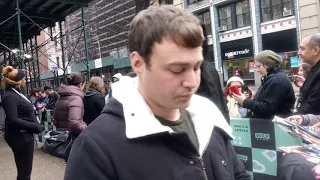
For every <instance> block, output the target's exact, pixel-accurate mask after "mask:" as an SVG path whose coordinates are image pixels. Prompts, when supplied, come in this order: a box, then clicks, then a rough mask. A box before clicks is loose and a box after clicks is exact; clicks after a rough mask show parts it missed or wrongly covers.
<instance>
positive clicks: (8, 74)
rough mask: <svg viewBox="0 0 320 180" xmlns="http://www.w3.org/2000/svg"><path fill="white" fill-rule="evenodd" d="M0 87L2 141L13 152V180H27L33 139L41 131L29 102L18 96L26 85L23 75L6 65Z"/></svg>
mask: <svg viewBox="0 0 320 180" xmlns="http://www.w3.org/2000/svg"><path fill="white" fill-rule="evenodd" d="M1 75H2V81H1V86H2V88H5V89H6V91H5V93H4V95H3V97H2V106H3V109H4V111H5V114H6V119H5V134H4V139H5V141H6V142H7V143H8V145H9V146H10V148H11V149H12V151H13V155H14V159H15V162H16V167H17V172H18V176H17V180H28V179H30V176H31V171H32V161H33V148H34V137H33V133H35V134H37V133H40V132H41V126H40V123H39V122H38V121H37V119H36V116H35V113H34V108H33V105H32V103H31V102H30V101H29V99H28V98H27V97H25V96H24V95H23V94H22V93H21V88H24V87H25V85H26V80H25V77H26V72H25V70H22V69H14V68H13V67H11V66H6V67H5V68H3V69H2V73H1Z"/></svg>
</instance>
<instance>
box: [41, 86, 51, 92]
mask: <svg viewBox="0 0 320 180" xmlns="http://www.w3.org/2000/svg"><path fill="white" fill-rule="evenodd" d="M52 89H53V88H52V87H51V86H44V87H43V90H44V91H46V90H52Z"/></svg>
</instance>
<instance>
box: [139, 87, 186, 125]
mask: <svg viewBox="0 0 320 180" xmlns="http://www.w3.org/2000/svg"><path fill="white" fill-rule="evenodd" d="M139 92H140V94H141V95H142V96H143V98H144V100H145V101H146V103H147V104H148V106H149V108H150V109H151V111H152V113H153V114H154V115H156V116H159V117H161V118H163V119H167V120H169V121H176V120H178V119H179V118H180V110H179V109H170V108H165V107H161V106H159V105H158V104H156V103H154V102H153V101H152V100H150V99H149V98H148V97H147V96H144V95H143V93H142V92H141V91H140V90H139Z"/></svg>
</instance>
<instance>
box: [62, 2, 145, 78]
mask: <svg viewBox="0 0 320 180" xmlns="http://www.w3.org/2000/svg"><path fill="white" fill-rule="evenodd" d="M148 6H149V0H116V1H114V0H104V1H101V0H93V1H92V2H90V3H89V6H88V8H87V9H86V10H84V11H83V10H77V11H75V12H73V13H72V14H70V15H69V16H68V17H67V18H66V29H73V28H74V27H77V26H79V23H80V22H81V21H80V20H81V16H82V17H83V15H85V18H83V19H84V20H85V23H86V26H85V27H86V28H85V30H86V32H88V33H85V32H83V33H82V31H80V30H77V31H74V32H72V33H70V34H69V35H68V40H67V43H68V46H74V45H75V44H77V43H78V48H77V49H76V51H75V54H76V55H75V56H74V57H73V59H72V62H73V63H84V64H88V62H86V61H87V60H96V59H102V58H104V57H113V58H115V59H120V58H124V57H128V56H129V51H128V47H127V32H128V28H129V24H130V22H131V21H132V19H133V17H134V16H135V15H136V14H137V12H139V11H141V10H143V9H146V8H147V7H148ZM79 36H87V38H82V39H87V43H85V42H84V41H80V42H79V41H78V39H77V38H75V37H79ZM86 49H88V51H86ZM85 62H86V63H85ZM110 68H111V67H110ZM101 69H105V68H101ZM129 70H131V69H127V70H124V71H123V72H122V73H126V71H129ZM119 71H121V70H119ZM101 72H102V70H101ZM87 73H89V72H87ZM108 73H109V74H114V73H115V70H114V69H110V70H108ZM109 77H110V76H109Z"/></svg>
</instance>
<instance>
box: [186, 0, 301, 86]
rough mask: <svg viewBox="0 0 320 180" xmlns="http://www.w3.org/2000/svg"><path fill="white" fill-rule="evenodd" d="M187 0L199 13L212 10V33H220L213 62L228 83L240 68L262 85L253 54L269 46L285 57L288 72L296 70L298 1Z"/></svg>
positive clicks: (215, 40) (214, 40)
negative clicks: (255, 67)
mask: <svg viewBox="0 0 320 180" xmlns="http://www.w3.org/2000/svg"><path fill="white" fill-rule="evenodd" d="M184 2H185V3H186V4H185V7H186V8H187V9H188V10H190V11H191V12H193V13H195V14H196V15H201V14H203V13H206V12H207V13H209V16H207V17H210V20H211V22H210V23H211V31H212V34H217V35H216V36H212V44H213V56H212V57H213V59H214V60H213V62H214V63H215V64H216V68H217V70H218V71H219V72H220V73H221V75H222V79H223V82H224V83H226V81H227V80H228V79H229V78H230V77H232V76H233V75H234V74H235V71H239V72H240V74H241V75H242V77H243V79H244V81H245V82H246V83H247V84H256V85H259V84H260V78H261V77H260V75H259V74H257V73H256V72H255V71H254V58H253V57H254V55H255V54H257V53H258V52H260V51H262V50H266V49H270V50H273V51H275V52H276V53H278V54H279V55H280V56H281V57H282V59H283V64H282V66H283V67H284V69H285V70H286V72H287V73H288V74H292V71H293V70H296V68H297V61H298V57H297V51H298V42H299V41H300V30H299V26H298V23H299V21H298V19H299V18H298V14H299V13H298V7H299V6H298V4H299V2H297V1H296V0H238V1H231V0H185V1H184ZM204 22H205V19H204ZM208 26H210V25H208ZM208 29H209V28H208Z"/></svg>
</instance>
